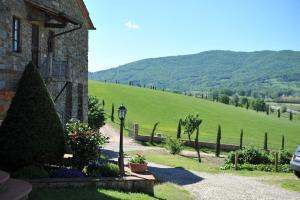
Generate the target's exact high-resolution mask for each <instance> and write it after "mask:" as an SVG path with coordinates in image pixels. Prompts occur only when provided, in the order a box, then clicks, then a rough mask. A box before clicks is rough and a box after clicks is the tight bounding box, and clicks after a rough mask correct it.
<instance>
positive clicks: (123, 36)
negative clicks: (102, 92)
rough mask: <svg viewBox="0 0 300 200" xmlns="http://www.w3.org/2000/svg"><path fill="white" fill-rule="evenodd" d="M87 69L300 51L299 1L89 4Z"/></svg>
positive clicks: (95, 0) (107, 0)
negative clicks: (216, 53)
mask: <svg viewBox="0 0 300 200" xmlns="http://www.w3.org/2000/svg"><path fill="white" fill-rule="evenodd" d="M85 3H86V6H87V7H88V10H89V12H90V17H91V18H92V20H93V22H94V25H95V27H96V28H97V30H96V31H90V33H89V71H99V70H103V69H108V68H111V67H117V66H119V65H121V64H125V63H129V62H132V61H136V60H140V59H144V58H151V57H162V56H170V55H183V54H191V53H198V52H201V51H207V50H216V49H217V50H233V51H258V50H286V49H290V50H300V1H299V0H85Z"/></svg>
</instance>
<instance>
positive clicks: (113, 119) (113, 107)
mask: <svg viewBox="0 0 300 200" xmlns="http://www.w3.org/2000/svg"><path fill="white" fill-rule="evenodd" d="M110 119H111V121H112V122H114V121H115V105H114V104H112V106H111V115H110Z"/></svg>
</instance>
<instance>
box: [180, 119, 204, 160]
mask: <svg viewBox="0 0 300 200" xmlns="http://www.w3.org/2000/svg"><path fill="white" fill-rule="evenodd" d="M201 123H202V119H200V118H199V114H196V115H192V114H189V115H188V116H187V117H186V118H185V119H184V120H183V121H182V125H183V126H184V133H185V134H187V135H188V139H189V141H190V143H191V144H194V149H195V150H196V152H197V155H198V161H199V162H201V157H200V150H199V127H200V125H201ZM195 131H196V137H195V141H194V143H193V142H192V139H191V136H192V135H193V133H194V132H195Z"/></svg>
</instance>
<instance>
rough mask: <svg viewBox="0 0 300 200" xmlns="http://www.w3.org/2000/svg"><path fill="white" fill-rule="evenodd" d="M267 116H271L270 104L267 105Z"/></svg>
mask: <svg viewBox="0 0 300 200" xmlns="http://www.w3.org/2000/svg"><path fill="white" fill-rule="evenodd" d="M266 114H267V115H269V114H270V107H269V105H268V104H266Z"/></svg>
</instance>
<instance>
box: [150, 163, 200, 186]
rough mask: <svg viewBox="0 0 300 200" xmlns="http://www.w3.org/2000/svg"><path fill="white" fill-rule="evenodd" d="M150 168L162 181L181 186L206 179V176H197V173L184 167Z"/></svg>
mask: <svg viewBox="0 0 300 200" xmlns="http://www.w3.org/2000/svg"><path fill="white" fill-rule="evenodd" d="M148 170H149V171H150V172H151V173H152V174H153V175H154V176H155V177H156V178H157V179H158V180H159V181H160V182H171V183H175V184H177V185H180V186H183V185H190V184H194V183H198V182H200V181H202V180H204V178H202V177H200V176H197V175H196V174H194V173H192V172H190V171H188V170H186V169H184V168H183V167H175V168H160V167H154V166H149V167H148Z"/></svg>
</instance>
